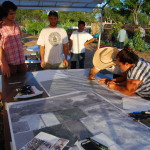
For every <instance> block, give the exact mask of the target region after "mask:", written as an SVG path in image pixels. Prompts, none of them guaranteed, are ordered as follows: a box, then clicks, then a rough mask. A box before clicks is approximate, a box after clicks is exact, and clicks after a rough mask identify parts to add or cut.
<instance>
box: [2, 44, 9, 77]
mask: <svg viewBox="0 0 150 150" xmlns="http://www.w3.org/2000/svg"><path fill="white" fill-rule="evenodd" d="M0 60H1V63H2V64H1V71H2V73H3V74H4V75H6V76H7V77H10V74H11V73H10V68H9V66H8V63H7V61H6V58H5V53H4V51H3V49H2V47H1V46H0Z"/></svg>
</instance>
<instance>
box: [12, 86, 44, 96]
mask: <svg viewBox="0 0 150 150" xmlns="http://www.w3.org/2000/svg"><path fill="white" fill-rule="evenodd" d="M31 88H32V90H33V92H34V93H33V94H27V95H20V94H17V95H16V96H15V97H14V98H30V97H34V96H37V95H41V94H42V93H43V91H39V90H38V89H37V88H36V87H35V86H31Z"/></svg>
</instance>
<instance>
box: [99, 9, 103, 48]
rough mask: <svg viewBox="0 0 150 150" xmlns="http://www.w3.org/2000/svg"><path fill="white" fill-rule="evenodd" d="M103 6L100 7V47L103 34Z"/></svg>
mask: <svg viewBox="0 0 150 150" xmlns="http://www.w3.org/2000/svg"><path fill="white" fill-rule="evenodd" d="M102 11H103V10H102V8H100V33H99V39H98V48H99V47H100V43H101V35H102V30H103V25H102V22H103V19H102Z"/></svg>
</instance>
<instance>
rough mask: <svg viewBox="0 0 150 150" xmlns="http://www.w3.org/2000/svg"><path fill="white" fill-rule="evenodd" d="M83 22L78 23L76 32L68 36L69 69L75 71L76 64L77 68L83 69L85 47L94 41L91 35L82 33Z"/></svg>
mask: <svg viewBox="0 0 150 150" xmlns="http://www.w3.org/2000/svg"><path fill="white" fill-rule="evenodd" d="M84 28H85V22H84V21H79V22H78V30H76V31H73V33H72V34H71V36H70V45H69V47H70V50H71V69H76V65H77V62H79V68H80V69H81V68H84V60H85V46H86V45H87V44H89V43H92V42H93V41H94V40H95V39H94V38H93V36H92V35H91V34H89V33H88V32H86V31H84Z"/></svg>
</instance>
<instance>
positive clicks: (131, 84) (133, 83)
mask: <svg viewBox="0 0 150 150" xmlns="http://www.w3.org/2000/svg"><path fill="white" fill-rule="evenodd" d="M140 84H142V81H140V80H133V79H127V80H126V86H125V87H122V86H118V85H117V84H115V83H109V84H108V87H109V88H110V89H113V90H117V91H119V92H121V93H123V94H125V95H128V96H131V95H133V94H135V93H136V90H137V89H138V87H139V85H140Z"/></svg>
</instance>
